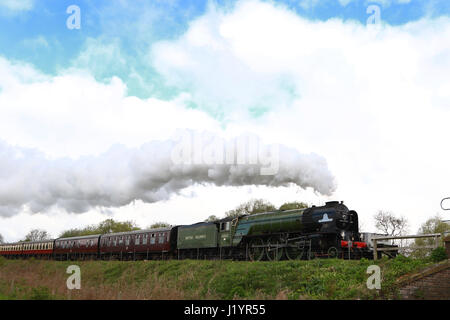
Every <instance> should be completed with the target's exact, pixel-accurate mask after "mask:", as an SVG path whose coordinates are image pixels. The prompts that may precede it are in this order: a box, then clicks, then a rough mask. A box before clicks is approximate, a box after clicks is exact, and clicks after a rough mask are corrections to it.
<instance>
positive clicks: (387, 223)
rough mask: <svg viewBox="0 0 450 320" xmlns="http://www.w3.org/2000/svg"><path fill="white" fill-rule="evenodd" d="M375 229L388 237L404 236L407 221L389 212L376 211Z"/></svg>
mask: <svg viewBox="0 0 450 320" xmlns="http://www.w3.org/2000/svg"><path fill="white" fill-rule="evenodd" d="M374 219H375V227H376V228H377V229H378V230H379V231H381V232H382V233H383V234H387V235H389V236H394V237H395V236H400V235H404V234H405V233H406V232H407V230H408V221H407V220H406V218H404V217H400V218H398V217H396V216H395V215H394V214H392V213H391V212H387V211H382V210H380V211H378V213H377V214H376V215H375V216H374Z"/></svg>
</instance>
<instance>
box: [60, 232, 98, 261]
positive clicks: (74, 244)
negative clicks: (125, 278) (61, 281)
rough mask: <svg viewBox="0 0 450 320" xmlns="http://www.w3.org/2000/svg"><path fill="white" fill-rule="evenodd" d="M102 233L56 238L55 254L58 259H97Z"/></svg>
mask: <svg viewBox="0 0 450 320" xmlns="http://www.w3.org/2000/svg"><path fill="white" fill-rule="evenodd" d="M99 239H100V235H99V234H96V235H89V236H80V237H71V238H58V239H56V240H55V245H54V251H53V253H54V256H55V259H57V260H75V259H76V260H86V259H96V258H97V256H98V248H99V246H98V244H99Z"/></svg>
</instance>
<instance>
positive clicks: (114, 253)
mask: <svg viewBox="0 0 450 320" xmlns="http://www.w3.org/2000/svg"><path fill="white" fill-rule="evenodd" d="M176 230H177V228H176V227H167V228H158V229H149V230H137V231H131V232H120V233H110V234H104V235H102V236H101V237H100V259H103V260H109V259H120V260H122V259H129V260H138V259H147V260H148V259H153V258H157V259H165V258H168V257H169V255H170V254H172V253H173V252H174V250H175V249H176V241H177V235H176Z"/></svg>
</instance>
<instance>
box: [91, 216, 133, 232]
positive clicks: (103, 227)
mask: <svg viewBox="0 0 450 320" xmlns="http://www.w3.org/2000/svg"><path fill="white" fill-rule="evenodd" d="M134 230H140V228H139V227H138V226H137V225H136V223H135V222H133V221H124V222H120V221H114V220H113V219H106V220H104V221H102V222H100V223H99V224H98V227H97V228H96V231H97V233H99V234H105V233H115V232H127V231H134Z"/></svg>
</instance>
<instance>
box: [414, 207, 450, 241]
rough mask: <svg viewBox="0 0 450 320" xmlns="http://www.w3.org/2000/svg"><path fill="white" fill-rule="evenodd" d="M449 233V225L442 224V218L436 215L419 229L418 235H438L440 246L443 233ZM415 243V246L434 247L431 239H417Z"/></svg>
mask: <svg viewBox="0 0 450 320" xmlns="http://www.w3.org/2000/svg"><path fill="white" fill-rule="evenodd" d="M448 231H450V224H448V223H446V222H444V220H443V219H442V217H441V216H440V215H439V214H437V215H435V216H434V217H432V218H430V219H428V220H427V221H426V222H425V223H423V224H422V226H421V227H420V228H419V231H418V233H419V234H430V233H440V234H441V239H440V242H441V244H442V242H443V240H442V234H443V233H444V232H448ZM415 243H416V245H417V246H431V245H434V239H432V238H418V239H415Z"/></svg>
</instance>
